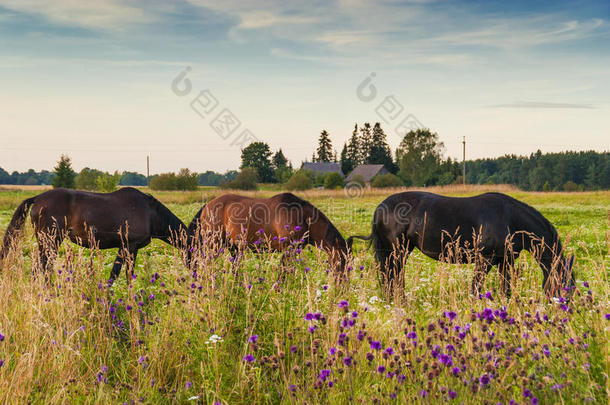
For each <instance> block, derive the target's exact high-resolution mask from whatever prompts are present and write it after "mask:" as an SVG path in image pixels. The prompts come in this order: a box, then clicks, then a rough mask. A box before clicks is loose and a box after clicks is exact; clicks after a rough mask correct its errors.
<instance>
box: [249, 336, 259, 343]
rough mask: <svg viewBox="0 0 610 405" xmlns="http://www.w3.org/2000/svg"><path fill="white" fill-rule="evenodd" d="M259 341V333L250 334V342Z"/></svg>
mask: <svg viewBox="0 0 610 405" xmlns="http://www.w3.org/2000/svg"><path fill="white" fill-rule="evenodd" d="M257 341H258V335H252V336H250V339H248V342H250V343H256V342H257Z"/></svg>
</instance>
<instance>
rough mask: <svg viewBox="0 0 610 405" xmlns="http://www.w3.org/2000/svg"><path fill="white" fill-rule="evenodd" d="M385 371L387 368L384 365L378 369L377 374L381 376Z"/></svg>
mask: <svg viewBox="0 0 610 405" xmlns="http://www.w3.org/2000/svg"><path fill="white" fill-rule="evenodd" d="M384 371H385V366H384V365H381V366H379V367H377V372H378V373H379V374H381V373H383V372H384Z"/></svg>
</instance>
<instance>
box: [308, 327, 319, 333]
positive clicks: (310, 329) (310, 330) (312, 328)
mask: <svg viewBox="0 0 610 405" xmlns="http://www.w3.org/2000/svg"><path fill="white" fill-rule="evenodd" d="M316 329H317V327H316V325H311V326H310V327H309V329H308V330H309V333H314V332H315V330H316Z"/></svg>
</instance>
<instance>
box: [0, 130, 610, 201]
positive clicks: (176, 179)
mask: <svg viewBox="0 0 610 405" xmlns="http://www.w3.org/2000/svg"><path fill="white" fill-rule="evenodd" d="M311 159H312V161H314V162H336V163H339V164H340V167H341V169H342V172H343V173H344V175H348V174H349V173H351V171H353V170H354V168H355V167H356V166H357V165H360V164H382V165H383V166H384V167H385V168H386V169H387V170H388V172H389V174H386V175H383V176H378V177H379V178H375V179H373V182H372V185H373V186H374V187H396V186H416V187H423V186H434V185H447V184H453V183H462V181H463V179H462V163H461V162H458V161H457V160H453V159H451V158H445V157H444V144H443V142H441V141H440V139H439V136H438V134H437V133H436V132H432V131H431V130H430V129H426V128H421V129H415V130H411V131H409V132H407V133H406V134H405V135H404V137H403V139H402V140H401V142H400V144H399V146H398V148H397V149H396V150H395V152H394V153H392V151H391V149H390V147H389V145H388V143H387V137H386V134H385V132H384V130H383V128H382V127H381V124H380V123H379V122H376V123H375V124H373V125H371V124H370V123H368V122H367V123H364V124H363V125H361V126H358V124H355V125H354V128H353V131H352V133H351V136H350V138H349V140H348V141H347V142H345V143H344V144H343V148H342V150H341V153H340V157H339V156H338V154H337V151H336V149H334V148H333V144H332V140H331V138H330V134H329V133H328V131H326V130H323V131H321V133H320V136H319V138H318V146H317V148H316V150H315V151H314V153H313V154H312V157H311ZM357 180H358V179H357ZM466 182H467V183H468V184H512V185H515V186H517V187H519V188H521V189H523V190H529V191H577V190H597V189H610V152H595V151H586V152H572V151H568V152H560V153H542V151H540V150H538V151H537V152H535V153H532V154H530V155H529V156H525V155H524V156H520V155H505V156H501V157H498V158H487V159H476V160H468V161H466ZM258 183H281V184H283V185H284V186H285V187H286V188H288V189H307V188H312V187H316V186H323V187H325V188H337V187H342V186H343V185H344V180H343V178H341V176H340V175H338V174H336V173H330V174H327V175H325V176H320V175H318V176H316V175H315V174H314V173H312V172H308V171H304V170H295V169H294V168H293V166H292V163H291V162H290V161H289V160H288V159H287V158H286V156H285V155H284V153H283V151H282V149H279V150H277V151H275V152H273V151H272V150H271V148H270V147H269V145H268V144H267V143H265V142H253V143H251V144H249V145H248V146H246V147H245V148H244V149H242V151H241V164H240V171H239V172H238V171H236V170H230V171H228V172H226V173H224V174H221V173H216V172H213V171H206V172H204V173H199V174H197V173H194V172H191V171H190V170H188V169H181V170H180V171H179V172H178V173H164V174H159V175H154V176H151V177H150V178H146V176H144V175H142V174H139V173H135V172H123V173H121V174H119V173H117V172H115V173H112V174H111V173H107V172H102V171H100V170H96V169H90V168H84V169H82V170H81V171H80V172H79V173H76V172H75V171H74V170H73V169H72V166H71V162H70V158H69V157H67V156H63V155H62V157H61V159H60V161H59V162H58V165H57V167H55V169H54V171H47V170H43V171H41V172H36V171H34V170H32V169H30V170H28V171H27V172H23V173H19V172H16V171H15V172H12V173H10V174H9V173H8V172H7V171H5V170H3V169H2V168H0V184H19V185H24V184H25V185H36V184H52V185H54V186H55V187H59V186H61V187H68V188H79V189H85V190H98V191H111V190H113V189H115V188H116V187H117V186H118V185H125V186H128V185H131V186H146V185H149V186H150V187H151V188H152V189H157V190H194V189H196V188H197V187H198V186H220V187H225V188H235V189H256V188H257V184H258Z"/></svg>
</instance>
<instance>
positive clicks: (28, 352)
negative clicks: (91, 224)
mask: <svg viewBox="0 0 610 405" xmlns="http://www.w3.org/2000/svg"><path fill="white" fill-rule="evenodd" d="M495 189H496V190H500V191H503V192H507V193H508V194H511V195H513V196H515V197H516V198H519V199H520V200H523V201H525V202H526V203H528V204H531V205H533V206H534V207H535V208H537V209H539V210H540V211H541V212H542V213H543V214H544V215H545V216H546V217H547V218H548V219H549V220H550V221H551V222H552V223H553V224H554V225H555V226H556V227H557V228H558V231H559V233H560V235H561V237H562V239H563V240H564V241H565V242H564V243H565V245H566V249H567V251H568V253H574V254H575V255H576V258H577V261H576V265H575V270H576V278H577V290H576V292H575V295H574V297H573V299H572V301H571V302H570V303H565V302H562V301H561V300H549V299H548V298H547V297H546V296H545V295H544V294H543V292H542V290H541V282H542V272H541V270H540V268H539V267H538V266H537V264H536V263H535V262H534V261H533V259H532V257H531V256H530V255H529V254H522V255H521V257H520V259H519V260H518V262H517V265H516V270H515V271H516V273H517V277H515V278H514V282H515V284H514V286H513V297H512V298H511V299H510V300H508V299H506V298H505V297H504V296H503V295H502V294H501V293H500V292H499V290H500V288H499V281H498V277H497V272H496V271H495V270H493V271H492V272H491V273H490V274H489V276H488V277H487V279H486V281H485V287H484V291H485V292H488V293H489V294H487V296H485V295H484V296H482V297H473V296H471V295H470V294H469V288H470V281H471V279H472V270H473V269H472V266H470V265H467V264H464V265H450V264H446V263H439V262H435V261H433V260H431V259H429V258H427V257H425V256H423V255H422V254H420V253H419V252H415V253H414V254H413V255H412V256H411V257H410V258H409V261H408V262H407V264H406V266H405V269H404V272H403V274H404V285H405V288H404V290H401V291H399V292H396V293H395V295H394V296H389V294H388V293H387V292H386V291H384V290H383V288H382V287H381V286H380V284H379V282H378V275H377V266H376V263H375V261H374V259H373V256H372V252H371V251H369V250H367V249H366V245H364V244H362V243H357V244H356V246H355V251H354V257H353V259H352V263H351V271H350V280H349V282H348V283H339V282H337V281H336V278H335V277H334V275H333V271H332V270H331V269H328V265H327V263H326V256H325V254H324V253H322V252H320V251H318V250H317V249H315V248H309V247H307V248H305V249H303V250H302V251H301V252H300V253H298V254H296V256H295V259H294V260H293V261H292V262H290V263H288V264H286V265H281V264H280V255H279V254H278V253H268V252H261V253H257V252H253V251H249V250H245V251H239V252H237V253H236V254H233V253H231V252H229V251H224V250H221V249H220V247H219V246H204V247H202V248H201V250H200V251H198V252H197V256H198V257H202V259H201V260H200V261H199V263H198V266H197V268H196V270H195V271H193V272H191V271H189V270H187V269H186V268H185V267H184V266H183V264H182V257H181V255H180V253H179V252H178V251H177V250H175V249H173V248H172V247H170V246H168V245H165V244H163V243H161V242H158V241H155V242H153V243H152V244H151V245H150V246H149V247H147V248H145V249H142V250H140V252H139V255H138V259H137V262H136V265H135V274H136V278H135V279H133V280H130V282H129V283H128V282H127V280H126V277H125V276H124V273H122V274H121V277H120V278H119V279H118V280H117V281H116V282H115V284H114V285H113V286H112V287H108V285H107V283H106V281H107V278H108V277H109V273H110V268H111V267H112V261H113V259H114V254H115V253H116V252H115V251H102V252H99V251H93V252H92V251H90V250H88V249H84V248H81V247H78V246H76V245H73V244H70V243H67V242H65V243H64V244H63V246H62V249H61V250H60V252H59V256H58V258H57V260H56V263H55V267H54V271H53V275H52V280H51V282H50V283H45V281H44V277H40V276H38V275H33V274H32V268H33V265H35V262H36V260H37V259H36V257H37V255H36V244H35V240H34V238H33V234H32V229H31V226H30V225H28V226H27V227H26V231H25V235H24V237H23V238H22V242H21V243H20V244H19V245H18V246H16V248H15V250H14V251H13V252H12V254H11V255H10V256H9V258H8V259H7V260H5V262H4V263H3V264H2V269H1V270H0V334H2V336H0V338H1V339H2V340H1V341H0V362H1V364H2V365H1V366H0V402H2V403H21V402H34V403H123V402H126V403H216V402H218V403H223V404H235V403H244V404H246V403H248V404H249V403H333V404H334V403H352V402H353V403H371V402H372V403H438V402H450V401H453V402H455V403H494V404H495V403H498V402H501V403H503V404H508V403H510V401H511V400H512V401H514V402H513V403H519V404H525V403H538V402H539V403H541V404H542V403H582V402H585V401H591V402H594V403H607V401H608V398H609V395H610V388H609V383H608V370H609V369H610V353H609V346H608V343H607V341H608V338H609V332H610V320H609V319H608V316H609V315H607V314H608V312H610V311H609V293H610V286H609V282H608V268H609V265H610V259H609V257H608V245H609V240H610V233H609V227H608V212H609V208H610V192H589V193H526V192H521V191H519V190H516V189H513V188H510V187H506V188H495ZM484 190H485V188H482V187H470V188H461V187H453V188H445V189H437V190H435V191H437V192H441V193H445V194H450V195H456V196H467V195H474V194H477V193H479V192H482V191H484ZM395 191H398V190H391V191H388V190H369V191H365V193H364V194H363V195H362V196H360V197H358V198H353V199H350V198H345V195H344V194H343V192H342V191H324V190H312V191H308V192H304V193H299V194H300V195H301V196H302V197H304V198H306V199H308V200H309V201H311V202H312V203H313V204H315V205H316V206H318V207H319V208H321V209H322V210H323V211H324V212H325V213H326V214H327V215H328V217H329V218H330V219H331V220H332V221H333V222H334V223H335V225H337V227H338V228H339V230H340V231H341V232H342V233H343V234H344V235H350V234H355V233H358V234H368V233H369V232H370V223H371V219H372V215H373V211H374V209H375V207H376V206H377V205H378V204H379V203H380V202H381V201H382V200H383V199H384V198H385V197H386V196H388V195H389V194H391V193H392V192H395ZM38 192H39V191H35V190H30V191H18V190H8V191H3V192H0V228H1V229H2V230H4V229H6V226H7V224H8V221H9V220H10V217H11V216H12V213H13V210H14V209H15V207H16V206H17V205H18V203H19V202H20V201H21V200H23V199H24V198H26V197H29V196H31V195H35V194H37V193H38ZM223 192H224V191H222V190H216V189H206V190H199V191H196V192H188V193H179V192H154V193H153V194H154V195H155V197H157V198H159V199H160V200H161V201H162V202H164V203H166V204H167V205H168V206H169V208H170V209H171V210H172V211H173V212H174V213H176V215H178V216H179V217H180V218H181V219H182V220H183V221H185V222H187V223H188V222H190V220H191V218H192V216H193V215H194V214H195V212H196V211H197V210H198V209H199V208H200V207H201V204H202V202H205V201H208V200H209V199H210V198H212V197H213V196H217V195H220V194H222V193H223ZM274 192H275V191H273V190H264V191H259V192H255V193H254V192H252V193H248V194H251V195H252V194H255V195H260V196H267V195H271V194H273V193H274ZM203 257H205V258H203Z"/></svg>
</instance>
